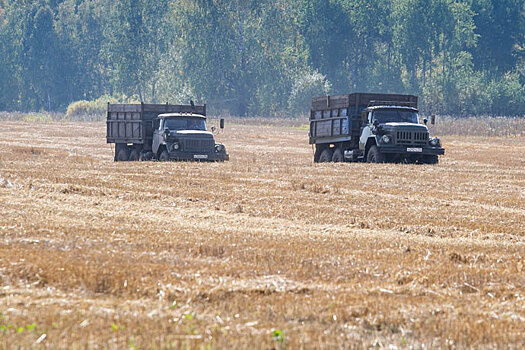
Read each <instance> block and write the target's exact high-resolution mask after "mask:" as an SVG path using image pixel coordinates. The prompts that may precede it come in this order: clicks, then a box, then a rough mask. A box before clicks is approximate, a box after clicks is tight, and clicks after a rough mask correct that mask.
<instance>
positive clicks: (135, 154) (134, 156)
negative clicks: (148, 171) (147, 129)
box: [129, 148, 140, 162]
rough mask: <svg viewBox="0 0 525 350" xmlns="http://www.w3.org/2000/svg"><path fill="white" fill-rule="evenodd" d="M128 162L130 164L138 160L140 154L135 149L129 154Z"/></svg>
mask: <svg viewBox="0 0 525 350" xmlns="http://www.w3.org/2000/svg"><path fill="white" fill-rule="evenodd" d="M129 160H130V162H136V161H139V160H140V152H139V151H138V150H137V149H136V148H134V149H132V150H131V152H129Z"/></svg>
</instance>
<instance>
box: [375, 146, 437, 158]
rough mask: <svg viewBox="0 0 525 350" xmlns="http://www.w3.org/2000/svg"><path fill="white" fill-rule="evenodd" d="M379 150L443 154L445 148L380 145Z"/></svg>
mask: <svg viewBox="0 0 525 350" xmlns="http://www.w3.org/2000/svg"><path fill="white" fill-rule="evenodd" d="M378 150H379V152H381V153H385V154H401V155H405V156H408V155H425V156H426V155H443V154H445V149H444V148H442V147H428V146H424V147H423V146H397V145H394V146H385V145H383V146H380V147H378Z"/></svg>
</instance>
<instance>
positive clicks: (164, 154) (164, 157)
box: [159, 150, 170, 162]
mask: <svg viewBox="0 0 525 350" xmlns="http://www.w3.org/2000/svg"><path fill="white" fill-rule="evenodd" d="M168 160H170V156H169V154H168V151H166V150H164V151H162V152H161V153H160V156H159V161H161V162H167V161H168Z"/></svg>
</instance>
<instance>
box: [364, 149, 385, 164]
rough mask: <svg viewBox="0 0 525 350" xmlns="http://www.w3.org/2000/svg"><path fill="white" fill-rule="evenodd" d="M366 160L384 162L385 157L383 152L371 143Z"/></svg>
mask: <svg viewBox="0 0 525 350" xmlns="http://www.w3.org/2000/svg"><path fill="white" fill-rule="evenodd" d="M366 161H367V162H368V163H384V162H385V161H386V157H385V155H384V154H382V153H379V150H378V149H377V146H376V145H373V146H371V147H370V149H369V150H368V154H367V155H366Z"/></svg>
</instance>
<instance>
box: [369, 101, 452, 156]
mask: <svg viewBox="0 0 525 350" xmlns="http://www.w3.org/2000/svg"><path fill="white" fill-rule="evenodd" d="M362 119H363V123H362V125H363V127H362V130H361V135H360V137H359V151H360V154H361V155H362V156H363V158H364V160H366V161H367V162H372V163H382V162H386V161H407V162H413V163H416V162H419V163H427V164H436V163H438V155H442V154H444V153H445V150H444V149H443V148H442V147H441V142H440V140H439V139H438V138H437V137H433V138H430V137H429V131H428V128H427V126H426V125H422V124H420V123H419V116H418V110H417V109H416V108H414V107H409V106H396V105H377V106H370V107H367V108H365V109H364V110H363V112H362ZM424 123H425V124H426V119H425V121H424Z"/></svg>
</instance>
